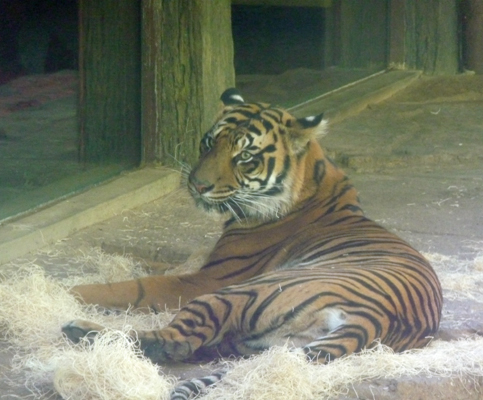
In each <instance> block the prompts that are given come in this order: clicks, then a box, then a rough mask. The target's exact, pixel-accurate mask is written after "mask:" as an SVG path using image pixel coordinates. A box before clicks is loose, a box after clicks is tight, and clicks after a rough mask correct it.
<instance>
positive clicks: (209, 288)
mask: <svg viewBox="0 0 483 400" xmlns="http://www.w3.org/2000/svg"><path fill="white" fill-rule="evenodd" d="M200 282H203V284H202V285H201V284H200ZM220 286H221V284H220V283H219V282H218V281H217V280H215V279H212V278H211V277H210V276H208V275H207V274H206V273H204V272H203V271H199V272H196V273H194V274H187V275H178V276H174V275H173V276H166V275H154V276H148V277H144V278H140V279H135V280H131V281H124V282H115V283H108V284H92V285H79V286H74V287H73V288H72V289H71V290H70V292H71V293H72V294H74V295H75V296H77V297H79V299H80V300H81V301H82V302H84V303H86V304H97V305H99V306H101V307H104V308H107V309H118V310H127V309H128V308H145V309H152V310H154V311H164V310H166V309H167V308H168V309H179V308H180V307H182V306H183V305H185V304H186V303H188V302H189V301H190V300H192V299H194V298H195V297H197V296H200V295H202V294H206V293H210V292H214V291H215V290H217V289H219V288H220Z"/></svg>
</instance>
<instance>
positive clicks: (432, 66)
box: [390, 0, 459, 75]
mask: <svg viewBox="0 0 483 400" xmlns="http://www.w3.org/2000/svg"><path fill="white" fill-rule="evenodd" d="M390 7H391V11H390V16H391V23H390V36H391V39H390V43H391V52H390V62H391V63H393V64H394V65H396V66H403V67H404V68H406V69H416V70H422V71H423V72H424V73H425V74H428V75H443V74H456V73H457V72H458V59H459V54H458V12H457V2H456V1H451V0H425V1H421V0H391V4H390Z"/></svg>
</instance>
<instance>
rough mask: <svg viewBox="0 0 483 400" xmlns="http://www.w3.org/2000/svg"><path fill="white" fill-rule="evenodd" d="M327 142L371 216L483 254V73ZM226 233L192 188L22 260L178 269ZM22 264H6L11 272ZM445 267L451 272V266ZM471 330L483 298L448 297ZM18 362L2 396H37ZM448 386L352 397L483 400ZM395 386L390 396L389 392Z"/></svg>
mask: <svg viewBox="0 0 483 400" xmlns="http://www.w3.org/2000/svg"><path fill="white" fill-rule="evenodd" d="M321 111H323V110H321ZM322 144H323V145H324V146H325V147H326V148H327V149H328V151H329V153H330V154H331V155H332V156H333V157H334V158H335V159H336V160H338V162H339V164H343V165H344V166H345V169H346V171H347V172H348V174H349V176H350V177H351V178H352V180H353V182H354V184H355V186H356V187H357V188H358V189H359V191H360V197H361V200H362V204H363V208H364V209H365V211H366V214H367V215H368V216H369V217H370V218H373V219H374V220H376V221H377V222H379V223H381V224H382V225H384V226H385V227H387V228H389V229H390V230H392V231H394V232H396V233H397V234H398V235H400V236H401V237H403V238H404V239H406V240H407V241H408V242H410V243H411V244H412V245H413V246H414V247H415V248H417V249H418V250H421V251H423V252H427V253H438V254H443V255H447V256H451V257H452V259H460V260H465V259H474V258H475V257H476V256H477V255H481V254H482V253H483V212H482V207H483V76H459V77H446V78H441V77H436V78H428V77H423V78H421V79H420V80H418V81H417V82H416V83H414V84H413V85H411V86H410V87H408V88H407V89H406V90H404V91H402V92H400V93H398V94H396V95H395V96H393V97H392V98H390V99H389V100H387V101H385V102H382V103H379V104H377V105H373V106H370V107H369V108H368V109H366V110H364V111H363V112H361V113H360V114H358V115H357V116H354V117H352V118H348V119H346V120H344V121H342V122H340V123H337V124H334V125H333V126H331V128H330V133H329V135H328V136H327V137H326V138H324V139H322ZM220 232H221V221H215V220H213V219H211V218H207V217H206V216H205V215H204V214H203V213H202V212H201V211H199V210H197V209H196V208H195V207H194V206H193V204H192V202H191V200H190V198H189V196H188V195H187V194H186V192H185V191H184V188H182V189H179V190H178V191H176V192H173V193H171V194H169V195H167V196H165V197H163V198H161V199H158V200H156V201H154V202H152V203H149V204H146V205H144V206H142V207H139V208H137V209H132V210H126V211H125V212H123V213H122V214H121V215H118V216H117V217H114V218H112V219H110V220H107V221H106V222H103V223H100V224H97V225H94V226H92V227H90V228H87V229H84V230H82V231H80V232H78V233H76V234H74V235H71V236H70V237H68V238H65V240H63V241H60V242H59V243H56V244H55V245H53V246H49V247H48V248H44V249H42V250H41V251H39V252H36V253H35V254H30V255H27V256H25V257H24V258H23V259H22V260H16V261H15V263H17V264H18V263H25V262H27V261H29V260H31V261H35V263H36V264H38V265H41V266H43V267H44V268H45V269H46V271H47V272H48V273H49V274H51V275H55V276H59V277H62V276H67V275H76V274H78V275H80V274H82V265H81V264H80V262H79V257H78V256H79V255H80V254H82V252H88V251H89V249H92V248H93V247H101V248H102V249H103V250H104V251H106V252H109V253H111V252H115V253H121V254H132V255H134V256H136V257H142V258H146V259H151V260H155V261H162V262H166V263H168V264H170V265H175V264H179V263H184V262H185V261H186V260H188V259H189V258H190V259H191V260H192V261H193V263H196V258H197V255H199V254H201V253H203V252H204V251H207V250H208V249H209V248H210V246H212V245H213V244H214V243H215V241H216V240H217V238H218V236H219V234H220ZM74 260H77V261H74ZM15 263H12V264H6V265H4V266H2V267H0V268H1V269H2V272H4V273H5V274H7V275H8V273H9V271H11V270H14V269H15ZM449 268H450V269H451V268H453V269H454V268H457V267H455V266H453V267H451V266H450V267H449ZM437 272H438V274H440V276H442V275H444V274H445V273H446V272H447V271H446V270H444V269H440V270H437ZM465 333H472V334H474V333H477V334H480V335H481V334H483V303H482V302H480V301H479V300H477V299H476V300H475V299H471V298H469V297H466V298H464V297H463V298H459V299H446V300H445V305H444V314H443V321H442V324H441V331H440V337H441V338H443V339H451V338H457V337H460V336H461V335H462V334H465ZM7 345H8V344H5V345H4V346H3V347H4V348H6V346H7ZM10 362H11V354H10V353H9V352H8V350H5V351H4V352H2V353H0V368H1V370H0V393H1V394H2V395H4V397H2V396H1V395H0V398H16V396H23V395H27V394H28V393H27V392H25V389H19V388H18V387H17V388H15V389H11V387H10V385H9V379H13V380H15V379H18V377H15V376H11V375H10V374H9V365H10ZM166 372H172V373H174V374H176V375H178V376H183V377H189V376H197V375H199V369H198V367H196V366H185V365H183V364H179V365H176V366H168V367H167V370H166ZM443 384H444V382H441V381H434V380H433V381H431V380H425V379H407V378H404V377H402V378H401V379H399V380H398V381H397V382H395V383H394V382H392V383H388V382H383V381H378V382H369V383H367V382H366V383H362V384H360V385H358V386H356V387H355V388H354V390H357V392H354V393H349V394H348V395H347V396H346V397H344V399H355V398H362V397H363V393H366V394H368V395H367V396H370V394H371V393H374V392H376V394H378V395H377V396H376V398H379V399H405V398H409V397H407V393H408V392H407V391H408V390H409V388H410V389H411V390H413V392H411V393H414V387H417V388H418V396H419V397H418V398H420V399H436V398H447V399H478V398H482V397H479V396H481V395H479V394H478V393H477V392H476V391H472V392H471V390H472V389H468V388H464V387H463V386H461V385H459V384H458V382H455V383H454V384H453V383H451V384H448V388H449V389H448V390H449V391H448V392H447V393H445V396H441V395H440V394H439V393H438V395H437V396H436V397H435V393H434V387H435V385H439V387H441V385H443ZM390 385H392V386H391V387H392V388H393V389H391V391H390V393H389V392H387V390H386V389H384V388H387V387H389V386H390ZM394 388H395V389H394ZM378 390H379V391H378ZM385 390H386V391H385ZM445 390H446V389H445ZM468 390H470V391H468ZM405 391H406V392H405ZM357 393H358V395H357ZM9 396H10V397H9ZM361 396H362V397H361ZM370 398H372V397H370ZM340 399H342V398H340Z"/></svg>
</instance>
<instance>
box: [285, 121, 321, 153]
mask: <svg viewBox="0 0 483 400" xmlns="http://www.w3.org/2000/svg"><path fill="white" fill-rule="evenodd" d="M327 125H328V121H327V120H326V119H324V114H323V113H322V114H319V115H314V116H311V117H305V118H298V119H295V120H292V123H291V124H290V125H289V134H290V137H291V139H292V143H293V144H294V151H295V153H299V152H300V151H303V149H305V146H307V143H308V142H309V141H310V140H312V139H318V138H321V137H323V136H325V135H326V134H327Z"/></svg>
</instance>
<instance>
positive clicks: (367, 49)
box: [339, 0, 388, 71]
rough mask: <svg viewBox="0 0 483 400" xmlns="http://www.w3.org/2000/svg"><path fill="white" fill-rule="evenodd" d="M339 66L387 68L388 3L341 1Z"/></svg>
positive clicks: (371, 68)
mask: <svg viewBox="0 0 483 400" xmlns="http://www.w3.org/2000/svg"><path fill="white" fill-rule="evenodd" d="M339 2H340V5H339V7H340V11H339V12H340V17H339V18H340V66H341V67H344V68H367V69H369V70H375V71H377V70H383V69H384V68H386V66H387V48H388V43H387V21H388V7H387V1H386V0H364V1H354V0H339Z"/></svg>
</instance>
